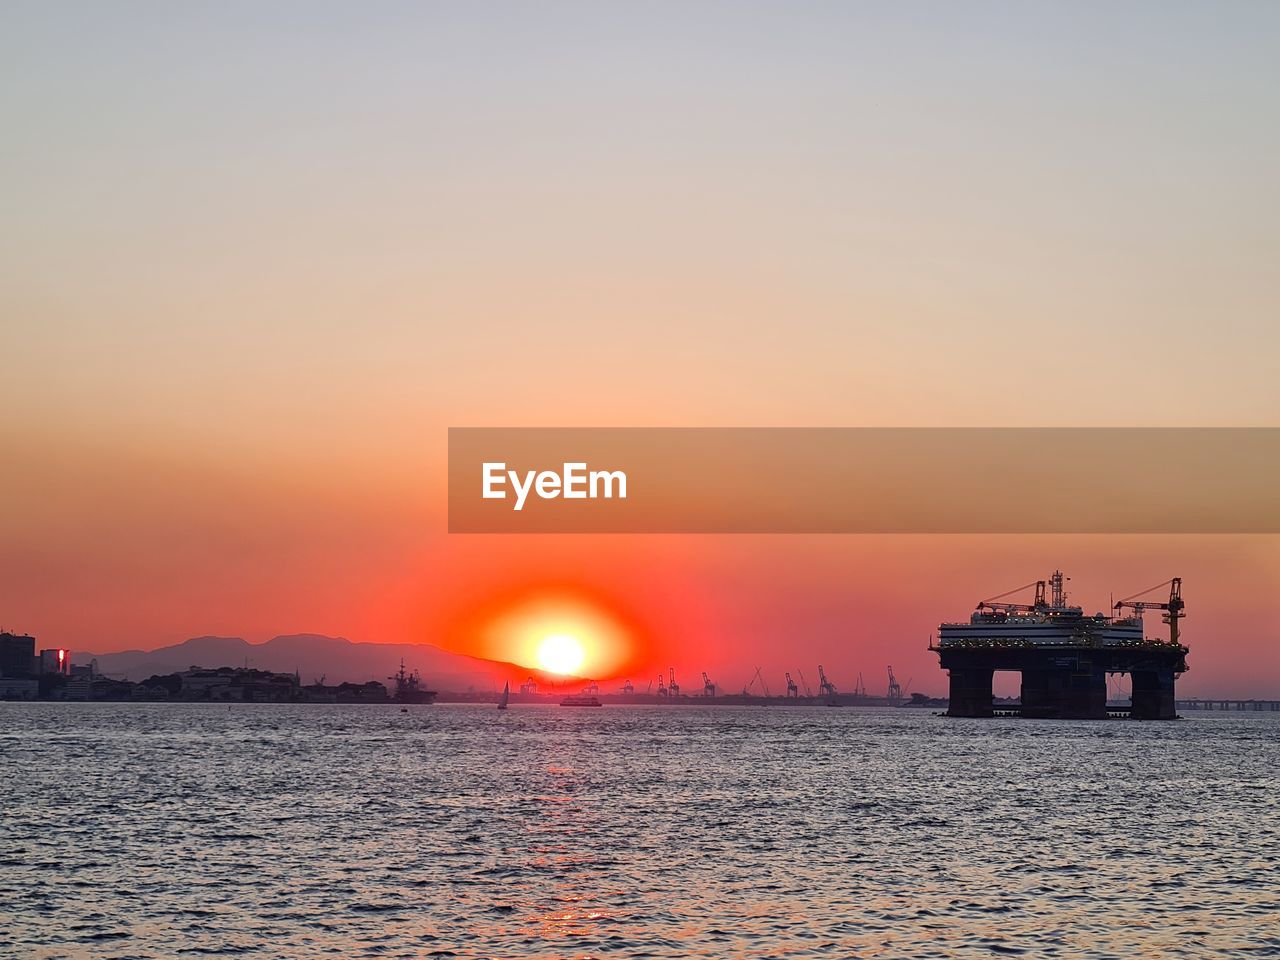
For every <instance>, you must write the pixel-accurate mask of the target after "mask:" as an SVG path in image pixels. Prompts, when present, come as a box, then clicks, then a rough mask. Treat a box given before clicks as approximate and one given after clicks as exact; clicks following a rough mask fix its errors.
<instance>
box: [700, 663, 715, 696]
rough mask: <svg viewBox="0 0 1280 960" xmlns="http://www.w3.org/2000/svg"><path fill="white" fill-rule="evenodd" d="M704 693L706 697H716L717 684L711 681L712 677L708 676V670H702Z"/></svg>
mask: <svg viewBox="0 0 1280 960" xmlns="http://www.w3.org/2000/svg"><path fill="white" fill-rule="evenodd" d="M702 695H703V696H704V697H714V696H715V695H716V685H715V684H714V683H712V682H711V678H710V677H708V676H707V671H705V670H703V671H702Z"/></svg>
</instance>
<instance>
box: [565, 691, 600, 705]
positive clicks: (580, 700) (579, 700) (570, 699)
mask: <svg viewBox="0 0 1280 960" xmlns="http://www.w3.org/2000/svg"><path fill="white" fill-rule="evenodd" d="M560 706H562V707H602V706H604V704H602V703H601V702H600V698H599V697H588V696H580V695H577V694H570V695H569V696H567V697H565V698H564V699H563V700H561V701H560Z"/></svg>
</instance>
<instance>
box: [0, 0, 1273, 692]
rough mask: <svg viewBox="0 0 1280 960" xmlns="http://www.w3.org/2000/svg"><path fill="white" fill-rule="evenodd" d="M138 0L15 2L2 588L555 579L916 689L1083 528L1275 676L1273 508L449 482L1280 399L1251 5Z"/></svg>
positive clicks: (188, 631)
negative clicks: (990, 524)
mask: <svg viewBox="0 0 1280 960" xmlns="http://www.w3.org/2000/svg"><path fill="white" fill-rule="evenodd" d="M131 10H133V8H131ZM139 10H141V8H138V9H137V10H134V11H133V12H123V11H120V10H119V9H114V10H113V9H110V8H106V7H104V8H101V9H98V8H92V7H90V8H85V9H81V10H74V9H70V8H61V9H59V8H56V7H49V6H45V7H43V8H42V7H40V6H34V7H29V8H25V9H23V10H10V11H7V12H5V13H4V14H3V15H2V16H3V20H4V23H3V24H2V25H0V64H3V66H2V67H0V70H3V72H4V77H5V82H4V83H3V84H0V90H3V93H2V94H0V122H3V123H4V126H5V129H6V131H8V133H7V140H8V141H9V142H10V143H12V144H15V145H16V146H15V148H14V149H12V150H7V151H5V153H4V156H3V157H0V175H2V176H3V182H4V183H5V185H6V194H7V196H8V201H7V202H6V207H5V211H6V213H5V229H4V230H3V231H0V253H2V254H3V255H2V256H0V316H3V317H4V318H5V319H4V321H3V322H2V323H0V357H3V358H4V374H3V376H2V377H0V450H3V454H4V467H3V470H0V627H6V628H11V629H19V630H25V631H29V632H31V633H33V634H35V635H36V636H37V637H39V638H40V640H41V642H42V643H44V642H48V643H49V644H51V645H52V644H64V645H67V646H70V647H72V648H74V649H81V650H95V651H104V650H109V649H118V648H122V647H139V646H140V647H148V646H156V645H161V644H164V643H169V642H173V641H176V640H179V639H182V638H184V637H187V636H191V635H197V634H206V633H216V634H230V635H240V636H245V637H246V638H249V639H253V640H260V639H265V638H267V637H269V636H272V635H274V634H278V633H286V632H299V631H314V632H322V633H329V634H341V635H345V636H348V637H350V638H352V639H359V640H403V639H422V640H427V641H431V642H437V643H440V644H441V645H444V646H451V647H454V648H456V649H473V646H472V645H473V644H474V643H475V642H476V641H475V636H474V625H475V623H476V618H477V617H478V616H479V615H480V614H479V613H478V612H483V611H489V610H492V609H493V608H494V605H495V604H500V603H502V602H503V601H504V598H508V597H512V596H523V595H525V594H537V593H538V592H539V591H543V590H548V589H554V590H557V591H570V592H577V593H581V594H583V595H585V596H587V597H589V598H594V600H595V602H598V603H599V604H600V605H601V607H602V608H603V609H605V610H607V611H611V612H612V615H613V616H616V617H617V618H618V619H619V620H620V621H621V622H622V623H624V624H626V625H627V627H628V629H629V630H633V631H634V632H635V634H636V635H637V636H639V637H641V638H642V642H641V643H639V644H638V649H640V650H641V651H642V654H643V655H641V656H638V657H637V658H636V661H635V662H634V663H633V664H630V663H629V664H626V665H625V669H632V668H634V669H635V671H636V672H637V674H640V673H653V672H656V670H657V669H658V668H659V667H666V666H669V665H675V666H676V668H677V671H678V672H679V673H681V674H682V675H686V676H692V675H693V674H694V672H695V671H701V670H702V669H706V670H708V672H710V673H712V675H713V679H717V680H719V682H720V683H721V684H722V685H724V686H725V687H726V688H736V687H738V686H740V685H741V684H742V683H744V682H746V680H747V678H748V677H749V676H750V674H751V673H752V672H753V671H754V667H755V666H756V665H761V666H764V667H765V668H766V670H767V671H769V672H770V676H772V677H780V672H781V671H782V670H784V669H793V670H795V669H804V670H805V671H806V674H811V672H815V671H816V664H817V663H818V662H819V661H821V662H823V663H824V664H825V665H826V666H827V668H828V670H829V672H830V673H832V675H833V676H834V677H835V679H836V681H837V683H840V684H841V685H842V686H846V687H849V686H851V685H852V677H853V676H854V675H856V673H857V672H862V673H863V675H864V677H865V678H866V681H867V684H868V687H869V688H870V689H872V690H873V691H875V690H878V689H880V688H882V686H883V674H884V668H885V666H886V665H887V664H890V663H892V664H893V666H894V668H895V671H896V672H897V673H898V675H899V676H900V677H901V678H902V679H903V680H904V681H905V680H906V679H908V678H913V679H914V689H922V690H926V691H931V692H942V690H943V688H944V678H943V677H942V675H941V674H940V672H939V671H938V670H937V668H936V665H935V664H934V663H933V659H932V658H931V657H930V656H929V655H928V654H927V653H926V652H925V651H924V646H925V643H926V640H927V637H928V635H929V633H930V631H931V630H932V629H933V628H934V627H935V626H936V623H937V621H938V620H939V619H940V618H943V617H952V616H957V617H963V616H965V615H967V613H968V611H969V610H971V609H972V606H973V604H974V603H976V602H977V600H979V599H980V598H982V597H984V596H989V595H991V594H994V593H997V592H999V591H1001V590H1004V589H1007V588H1008V587H1011V586H1016V585H1017V584H1019V583H1025V582H1027V581H1029V580H1032V579H1036V578H1038V577H1043V576H1045V575H1047V574H1048V572H1049V571H1050V570H1051V569H1052V568H1053V567H1054V566H1061V567H1063V569H1065V570H1066V571H1067V572H1068V573H1069V574H1071V575H1073V576H1074V577H1075V580H1074V581H1073V585H1074V586H1075V588H1076V590H1077V593H1078V599H1079V600H1080V601H1081V602H1082V603H1083V604H1084V605H1085V606H1086V607H1087V608H1089V609H1090V610H1092V609H1096V608H1098V607H1101V606H1104V605H1105V604H1106V602H1107V600H1108V597H1109V595H1110V593H1111V591H1115V592H1116V593H1117V594H1122V593H1127V592H1130V591H1132V590H1136V589H1138V588H1141V587H1144V586H1147V585H1149V584H1152V583H1156V582H1159V581H1160V580H1164V579H1166V578H1167V577H1169V576H1172V575H1181V576H1183V577H1184V578H1185V580H1186V585H1185V595H1186V598H1187V603H1188V618H1187V621H1186V624H1185V628H1186V639H1187V641H1188V642H1189V643H1190V645H1191V647H1192V654H1191V660H1190V662H1191V665H1192V672H1191V673H1190V674H1188V676H1187V678H1186V681H1185V684H1184V687H1183V689H1184V690H1185V692H1187V693H1201V694H1221V695H1224V696H1226V695H1232V696H1247V695H1271V696H1275V695H1277V693H1280V655H1278V654H1277V653H1276V652H1275V651H1276V650H1277V649H1278V648H1277V646H1276V644H1275V642H1274V641H1275V639H1276V638H1277V634H1278V633H1280V629H1278V628H1280V623H1278V615H1277V613H1276V612H1275V609H1274V604H1273V599H1272V598H1273V597H1274V596H1275V595H1276V593H1277V591H1276V586H1277V574H1278V573H1280V556H1278V555H1277V554H1278V549H1277V543H1276V538H1263V537H1235V538H1219V537H1201V538H1193V537H1186V538H1159V537H1148V538H1137V537H1110V538H1089V537H1077V538H1073V537H1057V538H1031V537H990V538H983V537H952V538H936V537H898V538H890V537H721V538H715V537H684V538H676V537H628V538H621V537H615V538H607V537H581V538H572V537H508V538H497V537H473V538H467V537H450V536H448V535H447V534H445V533H444V496H443V494H444V488H443V484H444V459H443V458H444V448H445V439H446V434H445V431H446V428H447V427H448V426H451V425H455V426H469V425H475V426H483V425H503V426H523V425H527V426H568V425H599V426H612V425H619V426H626V425H659V426H666V425H671V426H685V425H709V426H732V425H738V426H757V425H759V426H775V425H783V426H785V425H798V426H822V425H838V426H845V425H848V426H859V425H879V426H898V425H937V426H953V425H975V426H991V425H1017V426H1022V425H1033V426H1034V425H1080V426H1096V425H1118V426H1137V425H1171V426H1181V425H1223V426H1227V425H1231V426H1235V425H1239V426H1252V425H1262V426H1269V425H1274V422H1275V411H1276V410H1277V409H1280V381H1278V380H1277V378H1276V377H1275V375H1274V368H1275V358H1276V356H1277V355H1280V343H1277V339H1276V328H1275V322H1274V321H1275V317H1276V316H1278V315H1280V288H1277V285H1276V273H1275V269H1274V264H1275V262H1276V257H1277V254H1280V232H1278V231H1280V226H1278V225H1280V207H1278V204H1280V194H1277V192H1276V191H1275V189H1274V171H1273V169H1272V164H1271V158H1273V157H1274V156H1275V154H1276V148H1277V147H1278V146H1280V144H1277V143H1276V142H1275V139H1276V138H1275V126H1274V124H1268V123H1263V122H1259V121H1260V119H1261V118H1265V117H1268V116H1273V115H1274V113H1275V110H1276V109H1277V107H1280V104H1277V103H1275V85H1274V83H1273V82H1272V79H1273V76H1274V60H1273V57H1272V56H1271V53H1272V51H1270V50H1269V49H1268V44H1267V43H1266V42H1264V41H1263V39H1262V38H1266V37H1270V36H1274V35H1275V28H1276V26H1277V24H1276V22H1275V20H1276V16H1277V14H1276V11H1274V10H1272V9H1270V8H1267V7H1265V6H1255V7H1237V8H1235V9H1234V12H1233V15H1232V16H1231V17H1222V16H1218V15H1217V14H1216V12H1215V11H1213V10H1212V9H1211V8H1208V7H1206V8H1204V10H1202V11H1197V10H1195V9H1191V8H1184V9H1179V10H1168V9H1162V10H1160V11H1159V14H1158V16H1159V24H1158V28H1157V25H1156V24H1154V23H1152V22H1151V18H1152V17H1155V16H1157V14H1156V13H1155V12H1154V10H1149V11H1147V12H1146V13H1143V12H1142V11H1141V10H1140V8H1139V7H1127V8H1125V9H1124V10H1119V9H1116V10H1108V9H1106V8H1104V7H1091V8H1077V9H1073V8H1070V7H1068V6H1063V7H1060V8H1051V7H1037V8H1036V9H1034V10H1032V9H1020V8H1017V9H1015V8H1009V7H1008V6H1007V5H1002V6H999V7H994V6H993V7H986V6H984V5H981V4H979V5H974V6H971V7H968V8H967V10H966V12H965V13H964V14H963V15H961V14H960V13H959V12H958V11H957V12H955V13H954V14H949V15H946V16H943V15H941V14H940V15H939V16H938V17H936V18H921V17H918V16H917V17H914V18H913V17H912V16H910V15H909V14H908V13H907V12H906V11H896V10H895V9H894V8H892V7H885V8H876V7H871V6H863V7H851V8H846V9H840V8H819V7H810V6H808V5H804V4H797V5H790V4H787V5H777V6H776V7H774V8H773V12H771V13H766V12H764V11H763V10H754V11H752V12H743V11H737V10H735V9H734V8H733V7H724V8H720V7H715V6H713V5H712V6H708V7H705V8H700V12H699V13H697V14H696V15H694V14H688V15H687V16H685V17H682V18H680V20H681V24H680V29H678V30H677V29H675V28H674V27H673V21H672V19H671V18H670V17H669V16H664V15H661V14H659V13H657V12H655V11H649V10H646V9H642V8H634V9H630V10H626V11H623V10H621V9H619V8H614V9H613V11H612V12H611V13H605V12H604V11H603V10H602V9H601V8H598V7H594V6H584V7H572V6H565V7H557V8H556V9H555V10H554V11H545V10H544V11H541V12H539V13H538V14H537V15H536V16H535V15H534V14H533V12H532V11H531V10H527V11H526V10H522V8H520V7H514V8H512V9H510V10H508V11H507V16H504V17H503V18H501V22H500V23H498V22H496V21H494V20H492V19H489V20H486V19H485V18H484V17H482V16H480V15H478V14H477V13H475V12H472V11H469V10H467V9H465V8H463V9H456V10H448V11H445V10H444V9H443V8H435V7H418V6H416V5H409V6H405V7H400V6H397V5H387V6H385V7H378V8H377V10H376V11H373V12H370V11H361V10H357V8H351V9H350V10H349V11H346V12H344V11H341V10H323V11H322V10H310V11H308V13H307V24H306V29H305V30H299V29H298V24H297V23H296V22H293V20H292V19H291V18H292V17H293V16H294V14H291V13H289V12H287V11H286V10H285V9H284V8H278V9H274V10H266V9H262V10H254V9H250V8H245V9H235V10H232V9H224V10H219V9H214V8H209V9H206V10H203V11H201V10H196V9H186V10H183V9H181V8H171V7H169V6H163V5H162V6H157V7H155V8H153V9H151V10H149V11H148V12H147V13H146V14H145V15H144V14H143V13H141V12H138V11H139ZM362 18H363V19H362ZM940 495H945V494H944V493H942V492H940ZM619 669H623V667H620V668H619ZM637 679H639V676H637Z"/></svg>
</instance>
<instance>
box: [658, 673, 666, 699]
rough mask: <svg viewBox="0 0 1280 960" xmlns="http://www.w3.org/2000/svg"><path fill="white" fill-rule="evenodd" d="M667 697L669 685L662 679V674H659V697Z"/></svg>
mask: <svg viewBox="0 0 1280 960" xmlns="http://www.w3.org/2000/svg"><path fill="white" fill-rule="evenodd" d="M666 695H667V683H666V681H665V680H664V679H663V678H662V674H658V696H660V697H665V696H666Z"/></svg>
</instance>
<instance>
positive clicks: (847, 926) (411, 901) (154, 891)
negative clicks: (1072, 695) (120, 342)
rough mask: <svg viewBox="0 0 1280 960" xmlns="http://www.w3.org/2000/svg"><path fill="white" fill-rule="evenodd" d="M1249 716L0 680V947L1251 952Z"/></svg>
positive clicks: (1261, 760)
mask: <svg viewBox="0 0 1280 960" xmlns="http://www.w3.org/2000/svg"><path fill="white" fill-rule="evenodd" d="M1278 771H1280V714H1272V715H1269V716H1268V715H1243V714H1211V715H1205V714H1192V718H1191V719H1188V720H1185V721H1182V722H1178V723H1163V724H1162V723H1146V724H1144V723H1136V722H1129V721H1106V722H1052V723H1050V722H1038V721H1030V720H989V721H984V720H949V719H946V718H942V717H937V716H934V715H933V714H932V713H931V712H930V711H927V710H912V709H899V710H860V709H830V708H794V709H788V708H749V707H742V708H738V707H665V708H663V707H624V706H605V707H604V708H603V709H599V710H571V709H564V708H560V707H556V706H528V707H521V706H514V707H513V708H512V709H511V710H510V711H508V712H506V713H500V712H499V711H497V710H495V709H493V708H492V707H478V706H453V705H434V706H419V707H410V708H409V711H408V712H407V713H402V712H401V711H400V708H399V707H387V706H320V705H298V706H277V705H251V704H246V705H233V706H231V707H230V708H228V707H227V706H225V705H223V706H218V705H196V704H136V705H135V704H13V703H5V704H0V790H2V791H3V798H2V800H3V806H2V814H0V816H2V819H0V956H4V957H10V956H12V957H33V958H51V957H121V958H123V957H165V958H168V957H183V956H218V955H228V956H248V957H273V958H274V957H290V958H298V957H318V956H331V957H365V956H367V957H415V958H418V957H502V958H516V957H597V956H619V957H715V958H721V957H743V958H748V957H965V956H973V957H990V956H992V955H1022V956H1027V957H1054V956H1060V957H1077V956H1079V957H1084V956H1087V957H1144V958H1145V957H1204V956H1223V957H1228V956H1229V957H1241V956H1278V955H1280V805H1278V802H1277V797H1278V795H1280V780H1278V779H1277V777H1278Z"/></svg>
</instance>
